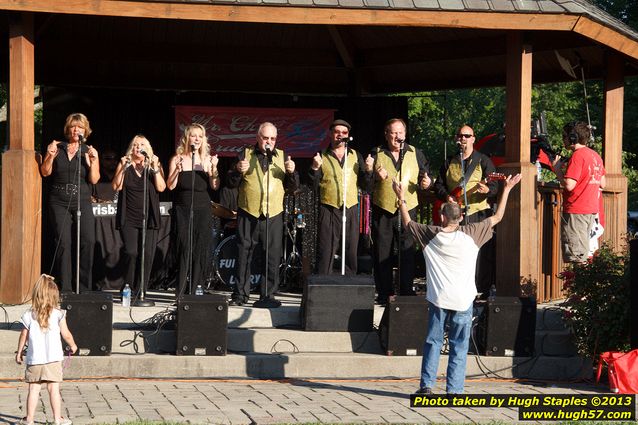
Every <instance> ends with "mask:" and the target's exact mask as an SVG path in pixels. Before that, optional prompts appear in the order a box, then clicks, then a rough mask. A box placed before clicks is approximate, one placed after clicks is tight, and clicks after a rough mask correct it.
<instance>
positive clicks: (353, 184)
mask: <svg viewBox="0 0 638 425" xmlns="http://www.w3.org/2000/svg"><path fill="white" fill-rule="evenodd" d="M350 128H351V127H350V124H349V123H348V122H347V121H344V120H335V121H333V122H332V124H331V125H330V135H329V137H330V146H328V148H327V149H326V150H325V151H324V152H323V153H317V154H316V155H315V157H314V158H313V161H312V166H311V167H310V170H309V172H308V176H309V178H310V181H311V182H312V183H313V186H314V187H315V189H317V188H318V189H319V226H318V227H317V236H318V247H319V249H318V250H317V273H319V274H331V273H332V267H333V262H334V257H335V254H336V253H337V252H339V255H341V247H342V245H341V243H340V242H341V237H342V234H341V233H342V231H343V203H344V197H345V204H346V234H345V235H344V236H345V239H346V255H345V273H346V274H357V247H358V245H359V215H358V208H357V204H358V188H359V187H361V188H362V189H364V190H366V188H367V185H366V182H369V181H370V180H371V176H372V165H373V159H372V157H371V156H370V155H368V158H367V159H366V161H365V162H364V161H363V157H362V156H361V154H360V153H359V152H357V151H355V150H354V149H351V148H350V147H348V152H347V153H346V145H347V143H348V141H349V138H350ZM344 165H345V166H346V171H345V179H346V185H345V189H344V182H343V179H344ZM344 195H345V196H344ZM339 268H341V266H339Z"/></svg>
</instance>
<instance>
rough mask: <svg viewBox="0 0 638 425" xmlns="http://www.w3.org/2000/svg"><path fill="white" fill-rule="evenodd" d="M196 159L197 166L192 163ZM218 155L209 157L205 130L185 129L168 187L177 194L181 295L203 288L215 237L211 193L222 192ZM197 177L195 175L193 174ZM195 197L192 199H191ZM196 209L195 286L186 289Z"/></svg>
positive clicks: (199, 127)
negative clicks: (191, 214) (220, 188)
mask: <svg viewBox="0 0 638 425" xmlns="http://www.w3.org/2000/svg"><path fill="white" fill-rule="evenodd" d="M193 157H194V162H193ZM217 162H218V158H217V155H210V147H209V145H208V141H207V139H206V129H205V128H204V126H202V125H200V124H190V125H189V126H187V127H186V128H185V129H184V135H183V136H182V137H181V139H180V144H179V146H178V147H177V150H176V154H175V156H173V158H171V161H170V165H169V172H168V180H167V186H168V188H169V189H170V190H172V191H174V193H175V195H174V198H173V218H174V220H175V228H176V229H177V235H176V236H177V258H178V259H179V278H178V279H179V280H178V284H179V287H178V294H183V293H185V292H190V289H192V290H193V291H194V288H195V287H197V285H202V286H203V285H204V283H205V282H204V281H203V277H204V273H205V272H206V270H207V268H208V266H209V265H208V264H207V263H208V260H209V257H210V255H209V253H210V250H211V242H212V236H213V216H212V211H211V205H210V201H211V199H210V193H209V189H213V190H217V189H219V172H218V171H217ZM193 173H194V174H193ZM191 193H192V196H191ZM191 201H192V205H193V227H192V236H193V239H192V263H191V264H192V279H191V282H192V284H191V285H189V287H188V288H187V287H186V281H187V277H188V272H189V261H188V256H189V242H190V240H189V235H190V234H191V232H190V231H189V229H190V228H189V217H190V208H191Z"/></svg>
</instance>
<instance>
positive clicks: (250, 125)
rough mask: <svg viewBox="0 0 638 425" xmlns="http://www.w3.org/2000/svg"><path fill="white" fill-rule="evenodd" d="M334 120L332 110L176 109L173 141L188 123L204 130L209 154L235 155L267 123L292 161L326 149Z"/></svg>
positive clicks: (254, 139) (185, 107)
mask: <svg viewBox="0 0 638 425" xmlns="http://www.w3.org/2000/svg"><path fill="white" fill-rule="evenodd" d="M333 119H334V110H332V109H284V108H238V107H207V106H176V107H175V131H176V135H175V137H176V140H177V141H179V138H180V137H181V136H182V134H183V132H184V127H185V126H187V125H188V124H190V123H193V122H195V123H198V124H201V125H203V126H204V127H205V128H206V135H207V136H208V143H209V144H210V146H211V152H212V153H217V154H218V155H219V156H236V155H237V154H238V153H239V152H240V151H241V150H242V149H243V148H244V147H246V146H253V145H254V144H255V142H256V135H257V129H258V128H259V125H260V124H261V123H262V122H265V121H269V122H271V123H273V124H274V125H275V127H277V145H276V147H277V148H278V149H283V150H284V151H286V154H287V155H291V156H292V157H293V158H299V157H312V156H314V154H315V153H316V152H318V151H320V150H322V149H325V148H326V147H327V146H328V143H329V142H328V127H329V126H330V123H331V122H332V120H333Z"/></svg>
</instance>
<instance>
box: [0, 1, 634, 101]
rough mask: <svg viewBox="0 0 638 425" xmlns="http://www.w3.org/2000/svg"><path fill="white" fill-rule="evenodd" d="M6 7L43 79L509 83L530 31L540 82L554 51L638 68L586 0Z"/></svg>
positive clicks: (278, 89) (228, 85)
mask: <svg viewBox="0 0 638 425" xmlns="http://www.w3.org/2000/svg"><path fill="white" fill-rule="evenodd" d="M0 11H4V12H2V13H4V14H6V15H7V16H8V17H9V19H11V16H12V15H11V13H10V12H11V11H34V12H37V13H36V14H35V40H34V44H35V58H36V63H35V66H36V68H35V72H36V74H35V75H36V83H37V84H44V85H64V86H68V85H74V86H93V87H119V88H146V89H167V90H203V91H227V92H238V91H239V92H261V93H268V92H274V93H291V94H317V95H319V94H321V95H367V94H384V93H393V92H405V91H419V90H432V89H443V88H460V87H478V86H489V85H503V84H504V83H505V68H506V67H505V53H506V42H505V40H506V34H507V32H508V31H511V30H525V37H526V41H527V42H528V43H529V44H530V45H531V48H532V50H533V52H534V56H533V60H534V62H533V73H534V74H533V81H534V82H536V83H538V82H549V81H565V80H570V79H572V77H570V76H569V75H568V74H567V73H566V72H565V71H564V69H563V68H561V65H560V63H559V61H558V59H557V55H556V53H559V54H560V55H561V56H563V57H565V58H566V59H567V60H569V61H570V62H571V64H572V65H576V66H583V69H584V70H585V76H586V77H587V78H599V77H601V76H602V75H603V72H604V58H605V52H606V51H609V50H616V51H618V52H621V53H623V54H624V55H625V57H626V59H627V61H626V70H625V73H626V74H627V75H631V74H636V73H638V33H636V32H635V31H633V30H631V29H630V28H628V27H627V26H626V25H624V24H622V23H621V22H620V21H618V20H617V19H615V18H613V17H611V16H610V15H608V14H606V13H605V12H603V11H601V10H600V9H598V8H596V7H594V6H593V5H591V4H589V3H588V2H586V1H585V0H566V1H565V0H237V1H216V0H209V1H173V2H164V1H163V2H159V1H153V0H141V1H123V0H21V1H20V2H15V1H13V0H0ZM9 19H5V20H3V22H4V25H3V31H2V33H3V36H4V38H5V40H6V37H7V36H8V30H7V28H8V24H7V23H8V21H9ZM2 45H3V46H7V42H6V41H5V42H3V43H2ZM5 49H6V47H5ZM0 57H2V58H3V60H4V67H3V69H4V70H7V69H8V63H7V57H8V55H6V54H4V55H0ZM577 72H578V73H580V71H577ZM3 74H4V75H6V72H5V73H3Z"/></svg>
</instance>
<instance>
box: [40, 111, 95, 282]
mask: <svg viewBox="0 0 638 425" xmlns="http://www.w3.org/2000/svg"><path fill="white" fill-rule="evenodd" d="M90 135H91V126H90V125H89V120H88V119H87V118H86V116H85V115H84V114H80V113H74V114H71V115H69V116H68V117H67V118H66V122H65V124H64V136H65V137H66V138H67V141H66V142H60V141H58V140H54V141H52V142H51V143H50V144H49V145H48V146H47V153H46V155H45V157H44V161H43V162H42V165H40V173H41V174H42V177H45V178H46V182H47V183H48V190H49V192H48V194H49V196H48V209H49V218H50V220H51V227H52V229H53V234H54V237H55V244H56V246H55V247H54V248H53V249H54V252H55V254H54V259H53V261H54V266H55V269H56V272H55V273H56V276H58V277H59V279H58V280H57V281H58V282H59V283H60V285H61V289H62V291H64V292H71V291H73V290H74V289H76V288H75V278H74V276H75V273H74V270H75V267H74V266H76V264H75V262H76V252H77V251H76V250H77V246H76V242H75V240H76V238H75V237H73V235H74V232H75V230H74V229H75V228H76V226H77V219H78V217H77V211H78V189H79V192H80V208H79V210H80V213H81V214H80V288H81V290H83V291H86V290H91V289H92V286H93V285H92V274H93V247H94V245H95V216H94V215H93V209H92V207H91V193H92V187H91V185H94V184H95V183H97V181H98V180H99V179H100V162H99V158H98V152H97V150H96V149H95V148H94V147H93V146H91V145H86V144H85V143H86V139H88V138H89V136H90ZM78 168H79V169H80V184H79V187H78Z"/></svg>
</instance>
